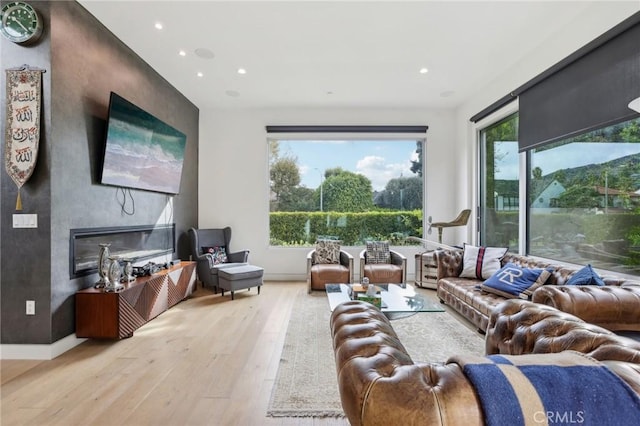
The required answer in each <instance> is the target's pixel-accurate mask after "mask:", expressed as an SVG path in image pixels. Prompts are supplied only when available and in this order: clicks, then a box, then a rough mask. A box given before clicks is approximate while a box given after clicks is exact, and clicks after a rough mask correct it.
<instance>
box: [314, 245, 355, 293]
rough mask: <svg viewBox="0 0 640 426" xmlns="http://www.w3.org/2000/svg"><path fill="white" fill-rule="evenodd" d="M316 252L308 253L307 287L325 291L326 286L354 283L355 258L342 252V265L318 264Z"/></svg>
mask: <svg viewBox="0 0 640 426" xmlns="http://www.w3.org/2000/svg"><path fill="white" fill-rule="evenodd" d="M315 254H316V250H315V249H313V250H311V251H310V252H309V253H307V287H308V292H309V293H311V290H324V289H325V288H324V285H325V284H330V283H332V284H338V283H340V284H349V283H351V282H353V256H352V255H351V254H349V253H347V252H346V251H344V250H340V263H317V261H316V256H315Z"/></svg>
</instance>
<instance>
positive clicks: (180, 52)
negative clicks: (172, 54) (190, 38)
mask: <svg viewBox="0 0 640 426" xmlns="http://www.w3.org/2000/svg"><path fill="white" fill-rule="evenodd" d="M178 55H180V56H187V52H185V51H184V50H181V51H179V52H178Z"/></svg>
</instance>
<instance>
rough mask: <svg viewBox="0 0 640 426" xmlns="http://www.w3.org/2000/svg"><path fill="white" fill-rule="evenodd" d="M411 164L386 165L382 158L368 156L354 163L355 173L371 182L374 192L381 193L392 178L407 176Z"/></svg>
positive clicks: (407, 162)
mask: <svg viewBox="0 0 640 426" xmlns="http://www.w3.org/2000/svg"><path fill="white" fill-rule="evenodd" d="M410 167H411V162H410V161H409V160H407V161H406V162H404V163H387V160H386V159H385V158H384V157H379V156H375V155H368V156H366V157H364V158H362V159H360V160H358V162H357V163H356V173H360V174H362V175H364V176H366V177H367V178H369V180H370V181H371V185H372V186H373V189H374V191H381V190H383V189H384V188H385V186H386V185H387V182H389V180H391V179H393V178H398V177H400V176H404V177H410V176H408V173H410V172H409V168H410Z"/></svg>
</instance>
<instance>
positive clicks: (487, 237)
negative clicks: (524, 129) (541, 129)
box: [480, 114, 520, 252]
mask: <svg viewBox="0 0 640 426" xmlns="http://www.w3.org/2000/svg"><path fill="white" fill-rule="evenodd" d="M517 135H518V115H517V114H513V115H510V116H508V117H506V118H505V119H503V120H501V121H499V122H497V123H495V124H492V125H491V126H489V127H486V128H484V129H482V130H481V131H480V142H481V149H480V153H481V154H480V155H481V167H480V168H481V179H480V243H481V244H483V245H486V246H494V247H509V250H511V251H514V252H517V251H518V224H519V219H518V210H519V202H520V198H519V162H518V136H517Z"/></svg>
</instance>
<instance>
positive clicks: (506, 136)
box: [484, 115, 519, 208]
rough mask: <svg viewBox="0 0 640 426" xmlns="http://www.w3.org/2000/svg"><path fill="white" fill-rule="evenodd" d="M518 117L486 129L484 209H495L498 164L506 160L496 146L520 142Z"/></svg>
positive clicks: (507, 119) (510, 117)
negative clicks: (509, 142)
mask: <svg viewBox="0 0 640 426" xmlns="http://www.w3.org/2000/svg"><path fill="white" fill-rule="evenodd" d="M518 121H519V119H518V116H517V115H514V116H509V117H507V118H505V119H504V120H503V121H501V122H499V123H497V124H496V125H493V126H491V127H489V128H487V129H486V131H485V135H484V136H485V137H484V139H485V150H484V151H485V153H486V158H485V166H486V168H487V170H486V172H485V182H486V188H485V197H486V199H485V200H484V207H486V208H494V207H495V199H494V196H493V194H494V193H495V190H496V189H495V176H496V174H497V173H498V172H499V169H498V163H499V162H500V161H501V160H502V159H503V158H504V156H505V154H504V153H501V152H499V149H498V148H497V146H496V143H497V142H502V141H517V140H518Z"/></svg>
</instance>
